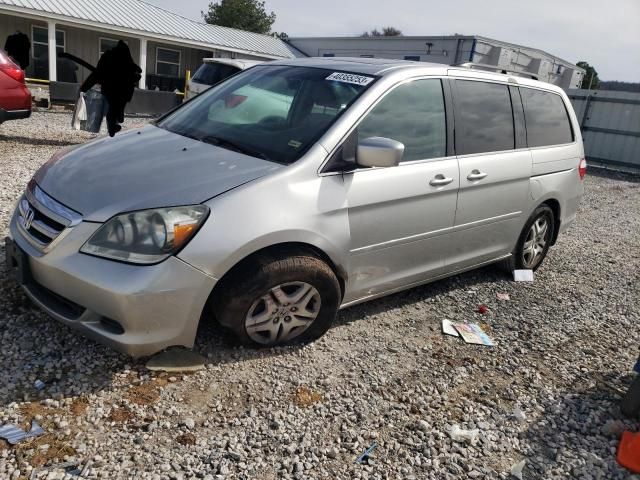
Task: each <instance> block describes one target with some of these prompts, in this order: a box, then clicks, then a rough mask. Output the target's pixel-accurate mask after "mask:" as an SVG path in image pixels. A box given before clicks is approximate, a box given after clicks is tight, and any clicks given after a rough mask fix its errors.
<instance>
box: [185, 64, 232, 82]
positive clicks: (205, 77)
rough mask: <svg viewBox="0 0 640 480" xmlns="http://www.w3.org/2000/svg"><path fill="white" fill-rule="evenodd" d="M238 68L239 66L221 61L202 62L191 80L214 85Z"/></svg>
mask: <svg viewBox="0 0 640 480" xmlns="http://www.w3.org/2000/svg"><path fill="white" fill-rule="evenodd" d="M239 70H240V69H239V68H236V67H234V66H232V65H225V64H222V63H204V64H202V66H200V68H199V69H198V70H197V71H196V73H195V74H194V75H193V77H192V80H193V81H194V82H196V83H202V84H204V85H215V84H216V83H218V82H220V81H222V80H224V79H225V78H227V77H230V76H231V75H233V74H234V73H236V72H238V71H239Z"/></svg>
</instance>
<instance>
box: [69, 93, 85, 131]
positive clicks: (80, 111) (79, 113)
mask: <svg viewBox="0 0 640 480" xmlns="http://www.w3.org/2000/svg"><path fill="white" fill-rule="evenodd" d="M86 119H87V105H86V103H85V101H84V93H82V92H80V96H79V97H78V101H77V102H76V108H75V109H74V110H73V120H72V121H71V126H72V127H73V128H74V129H76V130H80V122H84V121H85V120H86Z"/></svg>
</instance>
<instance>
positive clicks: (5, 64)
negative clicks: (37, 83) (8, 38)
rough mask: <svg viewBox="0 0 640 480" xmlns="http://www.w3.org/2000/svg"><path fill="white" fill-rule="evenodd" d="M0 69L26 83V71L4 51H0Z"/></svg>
mask: <svg viewBox="0 0 640 480" xmlns="http://www.w3.org/2000/svg"><path fill="white" fill-rule="evenodd" d="M0 70H1V71H2V72H4V73H6V74H7V75H9V76H10V77H11V78H13V79H14V80H15V81H17V82H20V83H24V71H23V70H22V69H21V68H20V67H19V66H18V65H16V64H15V63H14V62H13V61H12V60H11V59H10V58H9V57H8V56H7V55H6V54H5V53H4V52H2V51H0Z"/></svg>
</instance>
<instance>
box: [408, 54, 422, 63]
mask: <svg viewBox="0 0 640 480" xmlns="http://www.w3.org/2000/svg"><path fill="white" fill-rule="evenodd" d="M404 59H405V60H411V61H413V62H419V61H420V55H405V56H404Z"/></svg>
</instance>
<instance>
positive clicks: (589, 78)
mask: <svg viewBox="0 0 640 480" xmlns="http://www.w3.org/2000/svg"><path fill="white" fill-rule="evenodd" d="M576 65H577V66H578V67H580V68H584V69H585V73H584V77H583V78H582V84H581V85H580V88H591V90H597V89H599V88H600V79H599V78H598V72H596V69H595V68H593V67H592V66H591V65H589V64H588V63H587V62H584V61H580V62H578V63H576Z"/></svg>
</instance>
